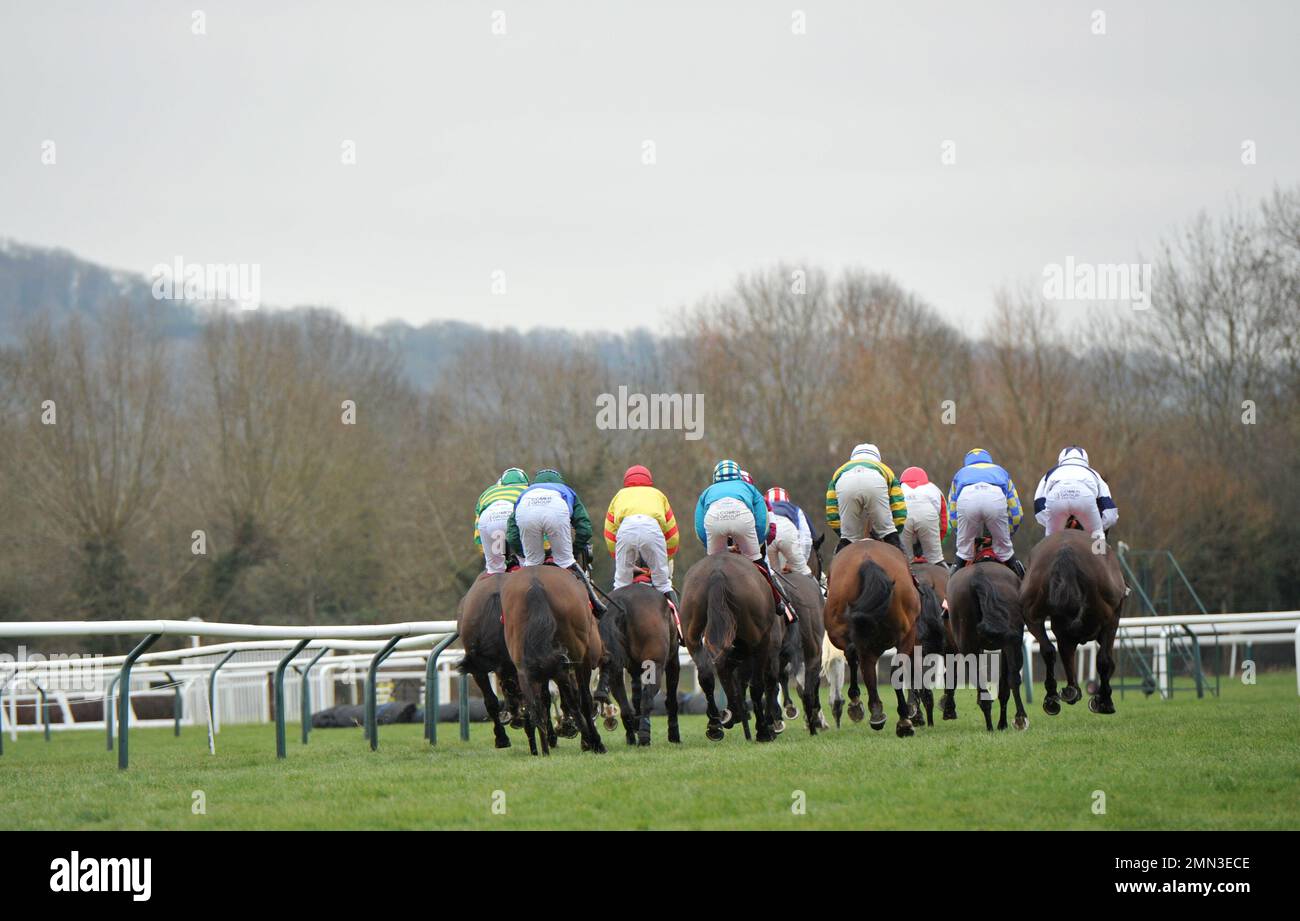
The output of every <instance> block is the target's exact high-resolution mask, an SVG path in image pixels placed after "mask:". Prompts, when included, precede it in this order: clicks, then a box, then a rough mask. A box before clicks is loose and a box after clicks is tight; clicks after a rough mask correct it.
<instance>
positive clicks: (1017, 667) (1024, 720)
mask: <svg viewBox="0 0 1300 921" xmlns="http://www.w3.org/2000/svg"><path fill="white" fill-rule="evenodd" d="M1024 639H1025V638H1024V636H1023V635H1021V636H1019V637H1017V638H1016V641H1015V642H1014V643H1008V644H1007V648H1006V649H1004V650H1003V651H1002V656H1003V658H1004V659H1005V660H1006V662H1007V684H1008V685H1010V687H1011V696H1012V697H1014V698H1015V701H1016V716H1015V719H1014V720H1012V723H1011V725H1013V726H1015V727H1016V728H1017V729H1020V730H1024V729H1028V728H1029V715H1028V714H1026V713H1025V703H1024V701H1022V700H1021V699H1020V682H1021V680H1022V675H1023V669H1024V667H1025V642H1024Z"/></svg>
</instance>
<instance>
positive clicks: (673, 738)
mask: <svg viewBox="0 0 1300 921" xmlns="http://www.w3.org/2000/svg"><path fill="white" fill-rule="evenodd" d="M668 741H669V742H672V743H673V744H674V745H680V744H682V734H681V733H680V732H678V731H677V730H676V729H669V730H668Z"/></svg>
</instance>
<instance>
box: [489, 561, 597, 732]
mask: <svg viewBox="0 0 1300 921" xmlns="http://www.w3.org/2000/svg"><path fill="white" fill-rule="evenodd" d="M501 609H502V612H503V613H504V615H505V635H506V648H507V649H509V650H510V659H511V661H512V662H514V665H515V670H516V671H517V672H518V673H519V677H520V679H521V680H520V683H521V685H522V689H523V697H524V702H525V704H526V705H527V708H526V712H525V715H524V731H525V732H527V733H528V750H529V751H530V752H531V753H532V754H534V755H536V754H537V744H536V741H535V739H534V735H533V733H534V728H536V729H540V730H542V731H541V738H542V754H543V755H549V754H550V744H551V740H550V739H549V738H548V733H547V732H546V731H545V730H546V728H547V724H548V722H549V713H548V708H547V706H546V684H547V682H548V681H554V682H555V684H556V686H557V687H558V688H559V689H560V702H561V703H562V704H563V706H564V710H565V712H566V713H569V714H572V715H573V716H574V717H575V718H576V720H577V722H578V729H579V732H580V733H581V735H582V747H583V749H584V750H585V751H593V752H596V753H598V754H599V753H602V752H604V751H605V746H604V744H603V743H602V742H601V740H600V733H599V732H597V731H596V723H595V720H594V716H593V705H592V699H591V672H592V670H593V669H594V668H595V667H596V666H597V665H598V664H599V663H600V660H601V657H602V655H603V654H604V649H603V647H602V646H601V642H600V631H599V628H598V627H597V625H596V618H595V617H594V616H592V613H591V604H590V602H589V601H588V600H587V592H586V590H585V589H584V588H583V585H582V583H581V582H579V581H578V580H577V579H575V578H574V577H573V574H572V573H568V572H564V571H563V570H561V569H557V568H556V567H554V566H547V565H542V566H525V567H523V568H522V569H518V570H516V571H515V572H513V573H510V574H509V575H507V576H506V577H505V579H504V580H503V581H502V583H501Z"/></svg>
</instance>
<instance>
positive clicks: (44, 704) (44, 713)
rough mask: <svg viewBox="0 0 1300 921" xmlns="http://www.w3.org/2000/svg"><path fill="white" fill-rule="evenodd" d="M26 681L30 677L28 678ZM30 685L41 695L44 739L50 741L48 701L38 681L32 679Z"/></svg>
mask: <svg viewBox="0 0 1300 921" xmlns="http://www.w3.org/2000/svg"><path fill="white" fill-rule="evenodd" d="M27 680H28V681H32V679H30V678H28V679H27ZM32 686H33V687H35V688H36V693H38V694H40V695H41V722H42V723H43V724H44V725H45V741H46V742H48V741H50V701H49V698H48V697H46V695H45V688H43V687H41V686H40V684H39V683H37V682H35V681H32Z"/></svg>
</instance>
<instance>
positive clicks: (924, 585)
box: [907, 560, 957, 726]
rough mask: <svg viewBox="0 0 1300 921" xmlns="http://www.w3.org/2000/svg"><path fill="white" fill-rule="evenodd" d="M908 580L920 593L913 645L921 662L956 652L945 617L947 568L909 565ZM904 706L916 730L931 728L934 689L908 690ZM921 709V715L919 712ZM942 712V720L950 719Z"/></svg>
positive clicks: (914, 562) (926, 564) (923, 563)
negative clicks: (928, 726)
mask: <svg viewBox="0 0 1300 921" xmlns="http://www.w3.org/2000/svg"><path fill="white" fill-rule="evenodd" d="M911 569H912V576H913V577H914V578H915V579H916V584H917V585H918V586H919V588H920V590H921V614H920V616H919V617H918V618H917V620H916V641H917V645H919V646H920V648H921V657H922V660H923V662H929V661H931V656H940V657H942V656H943V655H944V654H945V653H948V652H956V649H957V644H956V641H955V640H954V638H953V635H952V626H951V623H950V622H949V620H948V616H947V608H946V606H945V605H946V604H947V600H948V567H947V566H940V565H937V564H934V563H926V562H917V561H916V560H913V561H912V564H911ZM907 703H908V706H909V707H910V712H911V715H912V721H913V722H914V723H916V724H917V725H918V726H924V725H925V724H926V723H927V722H929V723H930V724H931V725H934V689H933V688H931V687H930V686H929V685H928V684H923V685H922V686H921V687H920V688H909V689H908V692H907ZM922 707H924V711H922ZM951 718H953V717H949V716H948V715H947V712H946V711H945V715H944V719H951Z"/></svg>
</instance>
